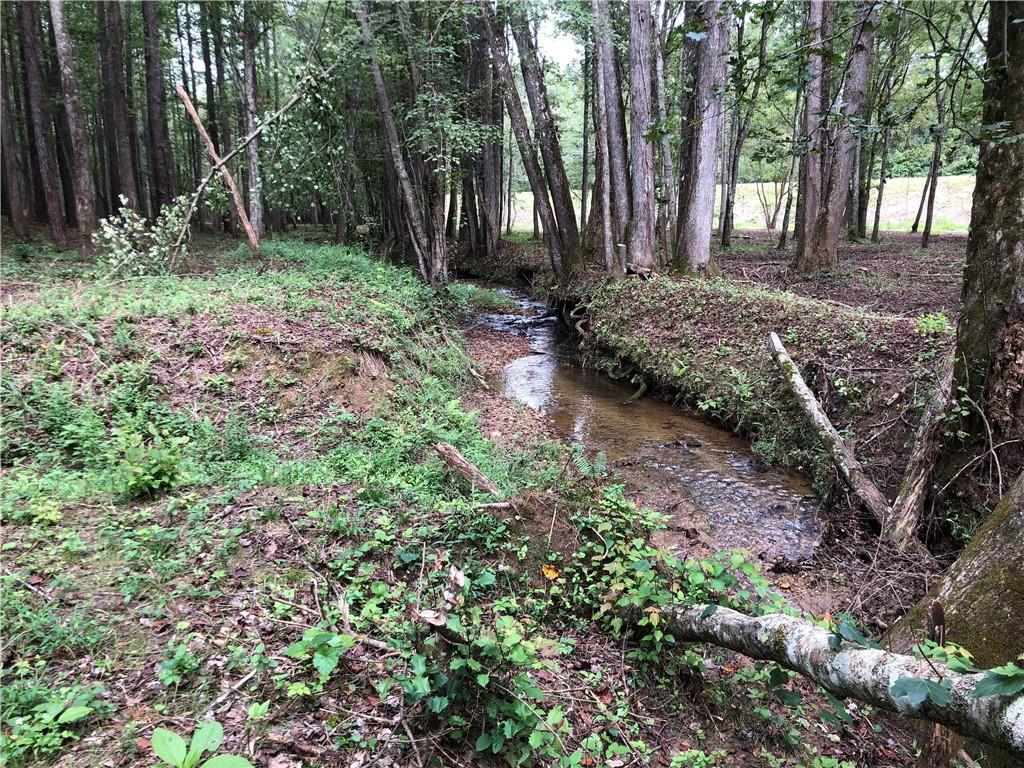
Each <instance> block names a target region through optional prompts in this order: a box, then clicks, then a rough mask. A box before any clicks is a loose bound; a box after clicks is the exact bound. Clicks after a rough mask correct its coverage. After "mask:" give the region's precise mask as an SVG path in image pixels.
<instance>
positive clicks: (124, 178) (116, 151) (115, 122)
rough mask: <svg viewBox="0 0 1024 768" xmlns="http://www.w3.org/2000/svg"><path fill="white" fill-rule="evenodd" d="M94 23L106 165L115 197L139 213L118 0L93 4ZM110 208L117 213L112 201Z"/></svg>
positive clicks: (122, 32) (115, 205) (114, 202)
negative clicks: (105, 104)
mask: <svg viewBox="0 0 1024 768" xmlns="http://www.w3.org/2000/svg"><path fill="white" fill-rule="evenodd" d="M96 7H97V20H98V21H100V22H101V28H100V67H101V71H102V72H103V82H104V84H105V85H104V88H103V93H104V96H105V97H106V98H108V100H109V102H110V108H109V112H110V126H109V127H108V129H107V130H108V131H109V133H110V136H109V140H108V147H109V152H110V154H111V157H110V163H111V165H112V166H113V169H112V170H116V173H114V178H116V180H117V185H116V187H117V188H116V189H115V190H112V191H113V193H114V194H115V195H123V196H124V198H125V200H126V201H127V203H126V205H127V206H128V207H129V208H131V209H132V210H133V211H136V212H138V211H140V208H139V191H138V186H137V185H136V183H135V161H134V159H133V153H132V137H131V128H130V122H129V120H130V118H129V114H128V97H127V93H126V91H125V73H124V30H123V29H122V26H121V3H120V2H119V1H118V0H114V1H113V2H111V0H104V2H101V3H97V6H96ZM111 208H112V209H113V210H117V208H118V205H117V204H116V201H115V200H111Z"/></svg>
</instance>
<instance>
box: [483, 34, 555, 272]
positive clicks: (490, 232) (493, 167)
mask: <svg viewBox="0 0 1024 768" xmlns="http://www.w3.org/2000/svg"><path fill="white" fill-rule="evenodd" d="M481 26H482V25H481V24H480V23H479V22H477V29H476V30H475V36H474V39H473V42H472V43H471V45H472V50H471V59H472V60H471V64H470V67H471V70H472V71H471V74H474V73H475V74H474V76H473V78H472V79H473V81H474V84H475V86H476V89H477V90H478V91H479V99H477V100H476V101H477V103H478V104H480V110H481V115H480V117H481V122H482V123H483V124H484V125H486V126H488V127H489V128H490V131H489V133H488V134H487V138H486V139H485V141H484V146H483V151H482V152H481V159H480V199H479V201H478V202H479V211H480V225H481V229H482V231H483V241H484V250H485V251H486V253H487V256H488V257H489V258H491V259H493V258H496V257H497V255H498V244H499V243H500V241H501V193H502V184H501V182H502V173H501V172H502V167H503V158H502V147H503V143H504V142H503V140H502V128H503V125H504V122H505V110H504V109H503V107H502V100H501V97H500V96H499V95H497V94H495V92H494V86H495V82H494V68H493V66H492V64H491V60H490V56H488V55H487V36H486V35H485V34H484V32H483V30H482V29H481V28H480V27H481ZM524 66H525V65H524ZM541 86H542V89H543V82H542V83H541ZM543 96H544V101H545V103H546V101H547V94H543ZM549 117H550V115H549ZM552 134H553V128H552ZM552 140H553V141H555V143H556V145H555V150H556V151H557V149H558V147H557V136H555V135H553V136H552ZM558 159H559V160H561V157H560V156H559V158H558ZM562 173H563V174H564V173H565V171H564V167H563V170H562ZM565 184H566V187H568V184H569V182H568V180H566V182H565ZM569 215H570V216H573V213H572V201H571V199H570V201H569ZM574 223H575V221H574Z"/></svg>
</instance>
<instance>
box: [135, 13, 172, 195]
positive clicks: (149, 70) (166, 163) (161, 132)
mask: <svg viewBox="0 0 1024 768" xmlns="http://www.w3.org/2000/svg"><path fill="white" fill-rule="evenodd" d="M142 19H143V23H144V25H145V36H146V103H147V105H148V120H149V131H148V135H147V137H148V139H149V159H150V167H151V170H152V176H153V209H154V210H153V212H154V214H156V213H159V209H160V206H162V205H165V204H167V203H170V202H171V201H173V200H174V197H175V194H176V192H175V184H174V160H173V157H172V155H171V138H170V135H169V134H168V129H167V125H168V123H167V102H166V94H165V91H164V65H163V58H162V56H161V53H160V27H159V21H158V19H157V4H156V2H155V0H142Z"/></svg>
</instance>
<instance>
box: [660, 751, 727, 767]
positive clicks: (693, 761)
mask: <svg viewBox="0 0 1024 768" xmlns="http://www.w3.org/2000/svg"><path fill="white" fill-rule="evenodd" d="M723 757H725V750H724V749H716V750H715V751H714V752H705V751H704V750H703V749H687V750H685V751H683V752H679V753H677V754H675V755H672V762H670V763H669V766H670V768H715V766H716V765H718V761H719V760H721V759H722V758H723Z"/></svg>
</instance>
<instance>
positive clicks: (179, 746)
mask: <svg viewBox="0 0 1024 768" xmlns="http://www.w3.org/2000/svg"><path fill="white" fill-rule="evenodd" d="M223 740H224V728H223V727H222V726H221V724H220V723H218V722H216V721H207V722H205V723H200V724H199V725H198V726H197V727H196V729H195V731H194V732H193V734H192V739H191V740H190V741H189V743H188V744H186V743H185V740H184V739H183V738H182V737H181V736H179V735H178V734H176V733H175V732H174V731H169V730H167V729H166V728H157V729H156V730H155V731H153V738H152V740H151V742H150V743H151V746H152V748H153V753H154V754H155V755H156V756H157V757H159V758H160V759H161V760H162V761H163V762H164V763H165V764H166V765H169V766H171V768H196V766H198V768H252V764H251V763H250V762H249V761H248V760H246V759H245V758H244V757H240V756H239V755H231V754H226V753H222V754H219V755H217V756H215V757H211V758H209V759H208V760H205V761H203V763H202V764H199V761H200V760H201V759H202V757H203V755H204V754H206V753H207V752H216V751H217V750H218V749H220V745H221V742H222V741H223Z"/></svg>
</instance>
